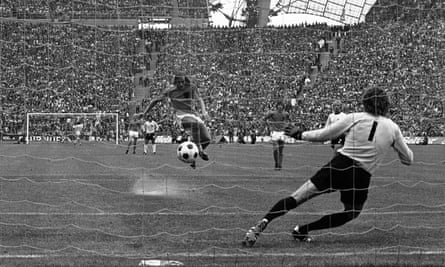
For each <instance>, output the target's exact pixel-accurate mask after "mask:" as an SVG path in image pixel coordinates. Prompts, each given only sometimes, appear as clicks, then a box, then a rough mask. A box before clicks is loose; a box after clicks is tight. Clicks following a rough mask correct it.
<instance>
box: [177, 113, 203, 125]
mask: <svg viewBox="0 0 445 267" xmlns="http://www.w3.org/2000/svg"><path fill="white" fill-rule="evenodd" d="M176 118H177V123H178V124H179V125H181V127H182V123H181V122H182V119H184V118H192V119H194V120H195V121H196V122H197V123H201V124H203V123H204V121H203V120H202V119H201V118H200V117H198V116H196V115H195V114H190V113H185V114H181V115H179V114H176Z"/></svg>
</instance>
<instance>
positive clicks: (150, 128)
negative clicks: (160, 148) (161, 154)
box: [142, 115, 159, 155]
mask: <svg viewBox="0 0 445 267" xmlns="http://www.w3.org/2000/svg"><path fill="white" fill-rule="evenodd" d="M142 130H143V131H144V134H145V138H144V140H145V143H144V155H147V150H148V143H149V142H150V141H151V147H152V152H153V154H156V143H155V140H156V132H157V131H158V130H159V125H158V124H157V123H156V122H155V121H154V120H153V118H152V116H151V115H148V116H147V120H146V121H145V122H144V125H143V126H142Z"/></svg>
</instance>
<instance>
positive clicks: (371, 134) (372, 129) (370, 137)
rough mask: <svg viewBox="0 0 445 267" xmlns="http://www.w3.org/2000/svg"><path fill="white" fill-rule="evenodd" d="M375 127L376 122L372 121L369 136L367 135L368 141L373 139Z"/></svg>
mask: <svg viewBox="0 0 445 267" xmlns="http://www.w3.org/2000/svg"><path fill="white" fill-rule="evenodd" d="M376 129H377V122H376V121H374V122H373V123H372V128H371V131H370V132H369V136H368V141H370V142H371V141H372V140H373V139H374V135H375V130H376Z"/></svg>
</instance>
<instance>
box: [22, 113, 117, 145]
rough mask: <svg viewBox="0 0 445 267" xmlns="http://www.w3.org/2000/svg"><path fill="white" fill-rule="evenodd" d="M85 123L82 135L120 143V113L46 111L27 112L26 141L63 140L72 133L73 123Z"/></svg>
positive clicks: (96, 139)
mask: <svg viewBox="0 0 445 267" xmlns="http://www.w3.org/2000/svg"><path fill="white" fill-rule="evenodd" d="M77 121H79V122H81V123H82V124H83V130H82V135H83V136H84V137H88V138H93V139H94V140H95V141H98V140H103V139H108V140H114V142H115V143H116V144H119V114H118V113H106V112H103V113H100V112H98V113H46V112H34V113H27V114H26V143H27V144H29V142H30V141H50V142H58V141H63V140H64V139H65V138H68V136H69V135H72V133H73V131H74V129H73V125H74V124H76V123H77Z"/></svg>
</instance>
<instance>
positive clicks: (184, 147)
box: [176, 141, 199, 163]
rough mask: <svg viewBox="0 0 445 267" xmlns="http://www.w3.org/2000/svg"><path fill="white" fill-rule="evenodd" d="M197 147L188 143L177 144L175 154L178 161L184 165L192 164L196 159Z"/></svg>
mask: <svg viewBox="0 0 445 267" xmlns="http://www.w3.org/2000/svg"><path fill="white" fill-rule="evenodd" d="M198 153H199V150H198V146H197V145H196V144H195V143H193V142H190V141H187V142H184V143H181V144H179V146H178V149H177V150H176V154H177V156H178V159H179V160H180V161H182V162H185V163H193V161H194V160H195V159H196V158H197V157H198Z"/></svg>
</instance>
